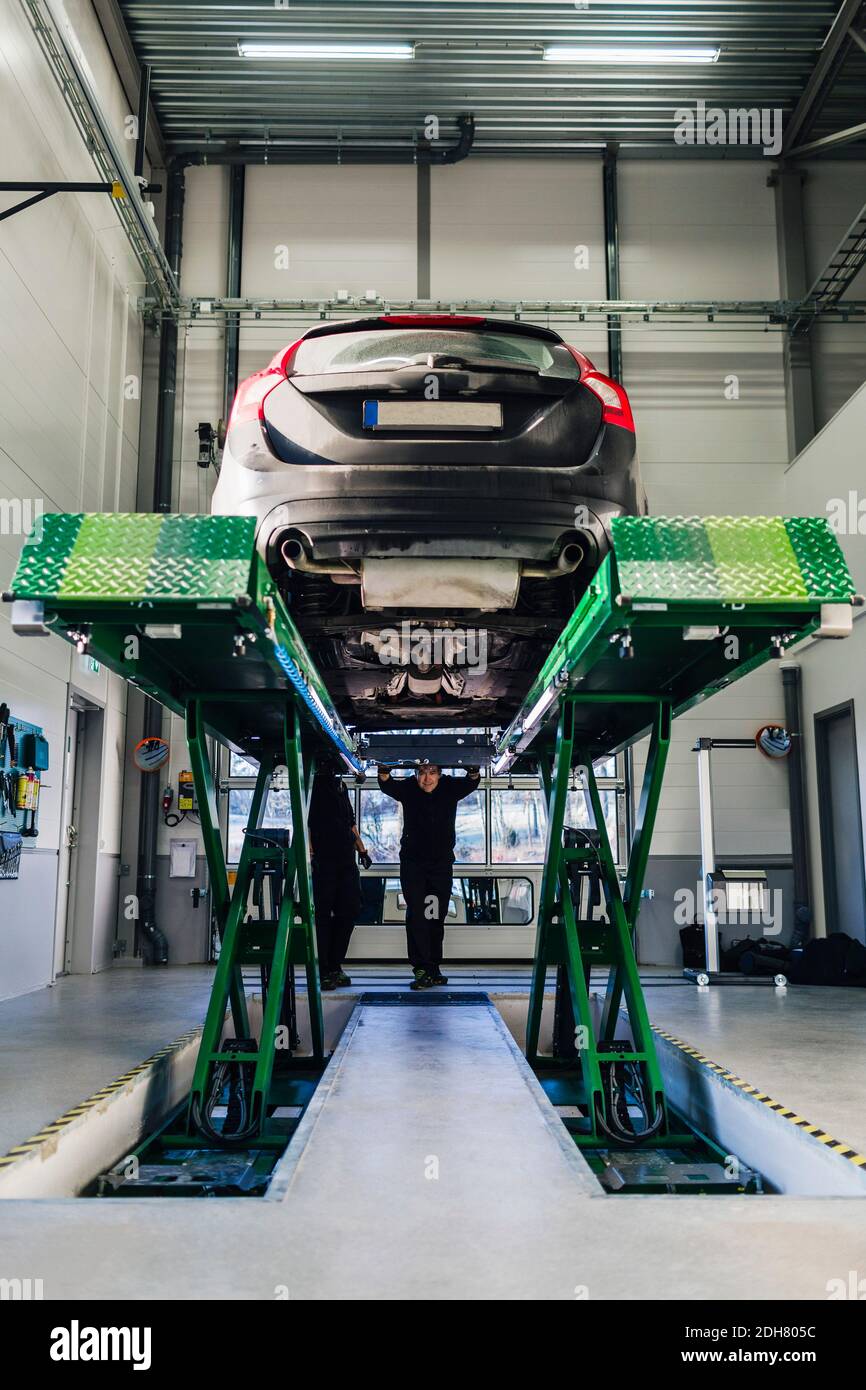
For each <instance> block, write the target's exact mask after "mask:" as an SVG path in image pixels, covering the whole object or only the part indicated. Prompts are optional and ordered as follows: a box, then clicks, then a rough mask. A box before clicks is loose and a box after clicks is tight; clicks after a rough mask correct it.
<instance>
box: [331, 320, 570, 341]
mask: <svg viewBox="0 0 866 1390" xmlns="http://www.w3.org/2000/svg"><path fill="white" fill-rule="evenodd" d="M371 328H455V329H458V330H461V329H462V330H472V329H478V328H493V329H497V330H501V331H502V330H504V331H506V332H508V333H511V334H514V335H516V336H519V337H522V338H542V339H544V341H545V342H548V343H561V342H562V338H561V337H560V336H559V334H558V333H554V331H553V329H552V328H541V327H540V326H539V325H538V324H535V323H521V322H519V321H515V320H512V319H488V318H484V317H481V316H479V315H477V314H436V313H428V314H423V313H419V314H377V315H376V316H375V317H374V318H365V319H346V320H343V321H342V322H336V321H335V322H330V323H322V324H317V325H316V327H315V328H310V329H308V331H307V332H306V333H305V334H304V335H303V336H304V338H322V337H325V336H327V334H329V333H358V332H361V331H362V330H369V329H371Z"/></svg>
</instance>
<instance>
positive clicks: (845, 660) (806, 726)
mask: <svg viewBox="0 0 866 1390" xmlns="http://www.w3.org/2000/svg"><path fill="white" fill-rule="evenodd" d="M864 441H866V386H861V388H860V390H859V391H858V392H857V393H856V395H855V396H854V397H853V398H852V399H851V400H850V401H849V402H848V403H847V405H845V406H843V408H842V409H841V410H840V411H839V413H838V414H837V415H836V416H834V418H833V419H832V420H831V421H830V423H829V424H828V425H826V426H825V428H824V429H823V430H822V431H821V433H820V434H819V435H818V436H817V438H815V439H814V440H813V441H812V443H811V444H810V445H809V446H808V448H806V449H804V450H803V452H802V453H801V454H799V455H798V456H797V458H796V459H795V460H794V462H793V463H792V464H791V467H790V468H789V469H788V471H787V473H786V474H785V509H786V510H787V511H790V512H791V513H793V514H796V513H805V514H810V513H811V514H813V515H815V516H821V515H825V514H827V508H828V505H829V504H831V503H832V502H833V501H834V499H844V500H845V501H847V500H848V498H849V493H853V494H854V504H855V508H856V504H857V503H858V502H859V503H861V504H862V506H863V511H864V515H863V517H862V519H861V524H862V527H863V533H862V534H861V533H860V532H859V531H858V530H857V529H856V523H857V516H856V510H855V511H854V512H853V519H854V522H855V525H854V527H852V528H851V530H850V531H849V532H848V534H840V535H839V542H840V544H841V546H842V549H843V551H844V553H845V558H846V560H847V561H848V565H849V568H850V570H851V574H852V577H853V580H854V584H855V587H856V589H857V592H858V593H861V594H862V593H866V494H864V488H863V478H864V461H866V451H864ZM833 511H834V512H835V508H833ZM794 655H795V656H796V658H797V659H798V660H799V661H800V663H801V667H802V673H803V674H802V680H803V735H804V746H805V756H806V772H807V790H808V818H809V828H810V832H811V833H810V844H811V851H812V858H811V873H812V892H813V896H814V899H815V924H816V930H817V931H818V933H819V934H823V933H824V931H825V929H826V922H825V917H824V904H823V891H822V881H823V880H822V872H821V844H820V835H819V819H818V789H817V778H816V772H815V727H814V716H815V714H816V713H819V712H820V711H821V710H826V709H832V708H833V706H834V705H838V704H841V703H843V702H844V701H846V700H853V701H854V718H855V725H856V731H857V761H858V770H859V777H860V804H861V806H866V617H864V610H863V609H860V610H859V612H858V618H857V621H855V623H854V632H853V634H852V636H851V637H848V638H846V639H845V640H844V641H839V642H830V641H824V642H818V641H812V642H808V643H804V644H802V646H801V647H800V648H799V649H795V653H794Z"/></svg>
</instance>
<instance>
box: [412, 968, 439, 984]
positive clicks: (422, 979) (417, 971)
mask: <svg viewBox="0 0 866 1390" xmlns="http://www.w3.org/2000/svg"><path fill="white" fill-rule="evenodd" d="M412 974H413V975H414V977H415V978H414V979H413V981H412V983H411V985H410V986H409V988H410V989H432V988H433V985H434V984H435V983H436V981H435V980H434V979H433V976H432V975H428V973H427V971H426V970H425V969H424V967H423V965H416V966H415V967H414V969H413V970H412Z"/></svg>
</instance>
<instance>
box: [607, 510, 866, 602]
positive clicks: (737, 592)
mask: <svg viewBox="0 0 866 1390" xmlns="http://www.w3.org/2000/svg"><path fill="white" fill-rule="evenodd" d="M612 531H613V544H614V551H615V554H616V563H617V572H618V576H619V587H620V590H621V592H622V593H623V594H625V595H627V596H628V597H629V598H631V599H636V600H648V601H652V600H656V601H659V602H661V601H665V602H676V601H678V600H684V601H695V600H697V601H701V600H707V599H716V600H721V601H722V602H724V603H763V602H768V601H781V602H783V603H784V602H787V603H794V604H797V603H815V602H822V603H833V602H845V601H847V600H849V599H850V598H851V597H852V595H853V592H854V589H853V585H852V583H851V577H850V575H849V573H848V567H847V565H846V563H845V558H844V556H843V554H842V551H841V548H840V546H839V542H838V541H837V539H836V537H835V536H834V534H833V532H832V531H831V530H830V526H829V523H828V522H827V521H826V519H825V518H823V517H787V518H785V517H773V516H758V517H694V516H692V517H617V518H616V519H615V520H614V522H613V523H612Z"/></svg>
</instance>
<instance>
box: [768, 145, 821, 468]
mask: <svg viewBox="0 0 866 1390" xmlns="http://www.w3.org/2000/svg"><path fill="white" fill-rule="evenodd" d="M803 178H804V174H803V172H802V170H800V169H787V168H782V169H781V170H779V171H778V172H776V173H775V174H774V175H773V187H774V190H775V197H776V246H777V251H778V259H779V291H780V293H781V295H782V297H783V298H784V299H793V300H800V299H804V298H805V296H806V295H807V293H808V291H809V287H810V281H809V277H808V276H807V273H806V251H805V237H804V232H803ZM785 407H786V415H787V424H788V454H789V457H790V458H792V459H793V458H796V456H797V454H799V453H800V451H801V450H802V449H805V447H806V445H807V444H808V443H809V442H810V440H811V439H813V438H814V435H815V400H814V380H813V371H812V339H811V336H810V333H809V328H808V325H800V324H795V325H794V326H793V327H792V328H791V329H790V331H789V332H788V335H787V340H786V343H785Z"/></svg>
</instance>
